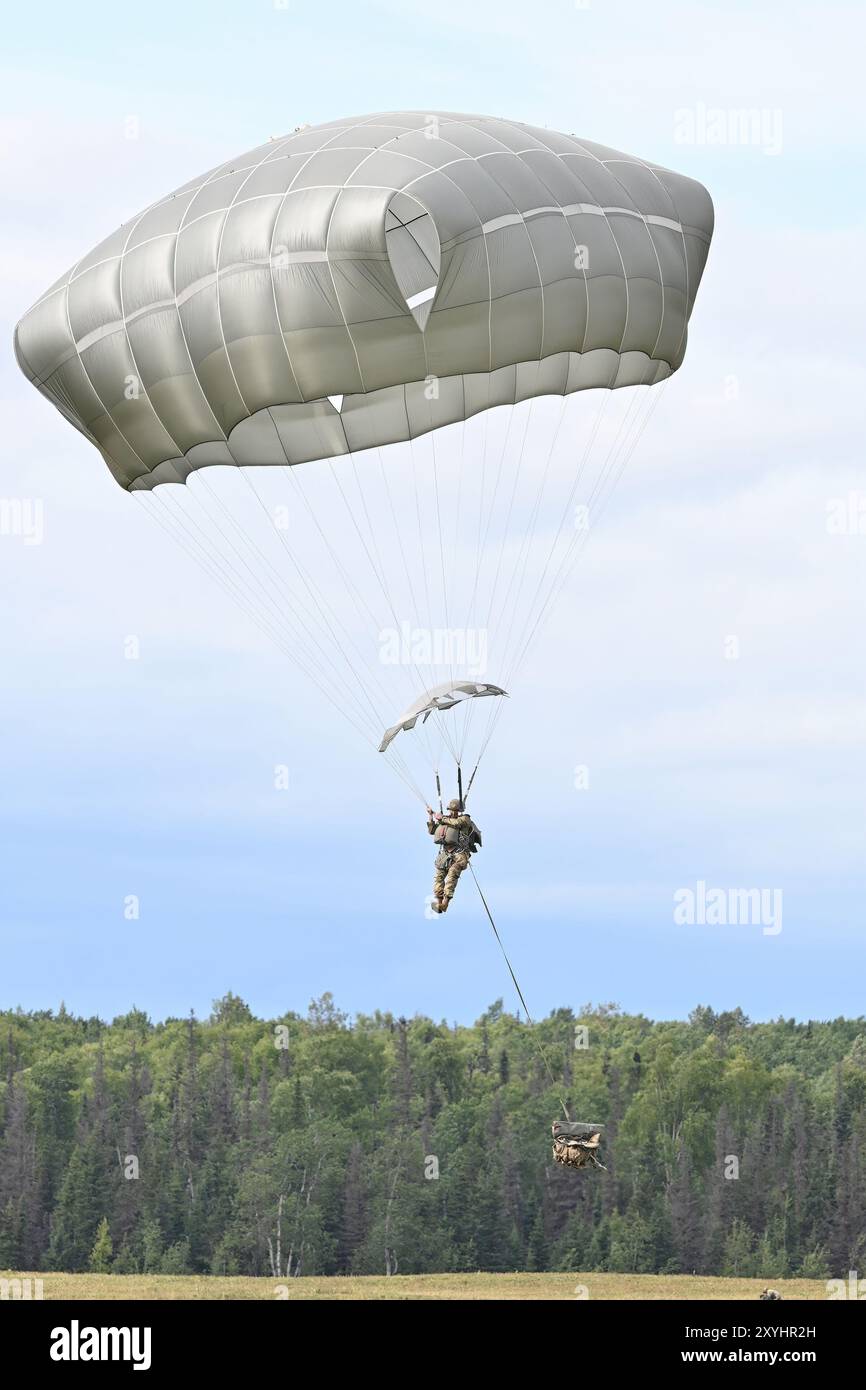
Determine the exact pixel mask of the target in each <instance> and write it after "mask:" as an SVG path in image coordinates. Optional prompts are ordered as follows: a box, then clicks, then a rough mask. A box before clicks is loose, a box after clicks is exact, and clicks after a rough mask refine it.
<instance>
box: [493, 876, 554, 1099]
mask: <svg viewBox="0 0 866 1390" xmlns="http://www.w3.org/2000/svg"><path fill="white" fill-rule="evenodd" d="M469 872H470V873H471V875H472V878H473V880H474V883H475V887H476V888H477V889H478V896H479V898H480V899H481V901H482V903H483V904H484V911H485V912H486V913H487V920H488V921H489V923H490V925H491V927H492V928H493V935H494V936H495V937H496V942H497V945H498V946H499V949H500V951H501V952H502V957H503V960H504V961H505V964H506V965H507V966H508V973H509V975H510V976H511V978H512V980H513V981H514V988H515V989H516V990H517V997H518V998H519V1000H520V1002H521V1004H522V1005H523V1012H524V1013H525V1014H526V1017H527V1019H528V1020H529V1026H530V1029H531V1030H532V1031H531V1032H530V1034H529V1036H530V1037H531V1038H532V1040H533V1045H534V1046H535V1048H536V1050H537V1052H538V1055H539V1056H540V1058H541V1060H542V1062H543V1063H544V1065H545V1067H546V1068H547V1075H548V1076H549V1077H550V1080H551V1084H552V1085H553V1086H555V1087H556V1089H557V1091H559V1083H558V1082H557V1080H556V1077H555V1076H554V1074H553V1071H552V1070H551V1066H550V1063H549V1062H548V1060H547V1053H546V1052H545V1050H544V1048H543V1047H542V1045H541V1043H540V1042H538V1041H536V1039H535V1020H534V1019H533V1017H532V1014H531V1013H530V1012H529V1008H528V1006H527V1003H526V1000H525V999H524V997H523V990H522V989H521V988H520V985H519V984H518V982H517V976H516V975H515V973H514V967H513V966H512V964H511V961H510V960H509V959H508V953H507V952H506V950H505V947H504V946H503V944H502V937H501V936H500V935H499V932H498V931H497V930H496V923H495V922H494V920H493V913H492V912H491V911H490V908H489V907H488V906H487V899H486V898H485V896H484V894H483V893H482V891H481V884H480V883H479V882H478V879H477V878H476V877H475V869H474V868H473V866H472V864H470V865H469ZM559 1103H560V1105H561V1106H562V1113H563V1115H564V1116H565V1118H566V1120H568V1122H569V1123H571V1116H570V1115H569V1113H568V1109H567V1107H566V1104H565V1101H564V1100H563V1099H562V1093H561V1092H560V1095H559Z"/></svg>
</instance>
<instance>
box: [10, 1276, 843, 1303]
mask: <svg viewBox="0 0 866 1390" xmlns="http://www.w3.org/2000/svg"><path fill="white" fill-rule="evenodd" d="M0 1279H30V1280H31V1281H32V1280H35V1279H41V1280H42V1288H43V1297H44V1298H45V1299H74V1300H79V1299H81V1300H88V1301H90V1300H92V1301H101V1300H105V1299H108V1300H110V1299H134V1300H148V1299H186V1300H189V1299H193V1300H195V1299H205V1300H219V1299H232V1300H234V1299H259V1300H261V1299H269V1300H271V1301H272V1302H273V1301H278V1300H279V1299H281V1298H282V1299H285V1298H289V1299H293V1300H294V1299H324V1300H332V1299H351V1300H359V1299H373V1300H381V1299H391V1300H395V1299H396V1300H400V1299H446V1300H454V1299H461V1300H476V1299H487V1300H496V1299H520V1300H523V1301H533V1300H539V1301H551V1300H558V1299H566V1300H569V1299H570V1300H572V1301H573V1300H574V1299H576V1298H580V1297H589V1298H591V1299H592V1298H601V1299H620V1300H621V1299H639V1300H640V1299H660V1300H677V1299H707V1300H715V1299H741V1300H751V1301H753V1302H754V1301H755V1300H756V1299H757V1297H758V1295H759V1293H760V1292H761V1290H762V1288H764V1287H765V1286H766V1284H767V1280H765V1279H711V1278H704V1277H703V1276H698V1275H694V1276H692V1275H682V1274H678V1275H657V1274H407V1275H396V1276H394V1277H393V1278H391V1279H386V1278H385V1277H384V1275H382V1276H373V1275H370V1276H367V1277H365V1278H358V1279H328V1278H313V1279H289V1280H287V1281H286V1282H285V1283H284V1284H280V1283H278V1282H277V1281H276V1280H274V1279H243V1278H237V1277H229V1278H218V1277H205V1276H196V1275H168V1274H129V1275H127V1274H51V1273H46V1274H10V1273H9V1272H8V1271H7V1272H5V1273H4V1272H2V1271H0ZM772 1285H773V1288H776V1289H778V1290H779V1292H780V1293H781V1294H782V1296H783V1298H784V1299H785V1301H786V1302H788V1301H792V1300H798V1299H818V1300H822V1299H826V1298H827V1290H826V1287H825V1285H824V1282H823V1280H820V1279H777V1280H773V1281H772ZM584 1290H585V1291H586V1292H584ZM10 1293H12V1294H13V1296H14V1291H13V1290H10Z"/></svg>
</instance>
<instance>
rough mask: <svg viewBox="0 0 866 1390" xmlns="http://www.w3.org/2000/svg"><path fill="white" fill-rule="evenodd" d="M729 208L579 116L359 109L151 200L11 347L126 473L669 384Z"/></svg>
mask: <svg viewBox="0 0 866 1390" xmlns="http://www.w3.org/2000/svg"><path fill="white" fill-rule="evenodd" d="M94 187H95V188H98V182H95V184H94ZM712 227H713V210H712V203H711V201H710V197H709V194H708V193H707V192H706V190H705V189H704V188H703V187H702V186H701V185H700V184H699V183H696V182H695V181H694V180H692V179H689V178H684V177H683V176H682V175H680V174H675V173H672V172H671V171H670V170H667V169H664V168H662V167H661V166H659V165H656V164H651V163H647V162H646V161H644V160H641V159H637V158H634V157H631V156H629V155H625V154H620V153H618V152H617V151H615V150H611V149H607V148H605V147H604V146H602V145H597V144H593V143H592V142H590V141H585V140H578V139H576V138H575V137H574V136H572V135H560V134H557V133H556V132H555V131H550V130H546V129H539V128H536V127H533V126H528V125H523V124H520V123H516V122H512V121H507V120H501V119H498V118H493V117H485V116H466V115H457V114H452V113H448V112H441V113H436V114H431V113H424V112H392V113H388V114H383V115H373V116H362V117H358V118H354V119H349V120H342V121H334V122H330V123H328V124H326V125H321V126H317V127H313V128H307V129H301V130H298V131H296V132H294V133H293V134H292V135H289V136H287V137H285V138H283V139H278V140H272V141H269V142H268V143H267V144H265V145H261V146H259V147H258V148H256V149H253V150H250V151H249V152H248V153H247V154H244V155H241V156H239V157H238V158H236V159H233V160H230V161H229V162H227V163H226V164H223V165H220V166H218V167H217V168H215V169H212V170H210V171H209V172H208V173H207V174H204V175H202V176H201V177H199V178H197V179H193V180H192V181H191V182H190V183H188V184H185V185H184V186H183V187H182V188H179V189H177V190H176V191H175V192H174V193H171V194H169V195H168V196H167V197H166V198H163V199H161V200H160V201H159V202H157V203H154V204H152V205H151V206H150V207H149V208H146V209H145V211H144V212H142V213H140V214H139V215H138V216H137V217H134V218H132V219H131V221H129V222H127V223H125V224H124V225H123V226H121V227H120V228H119V229H118V230H117V231H116V232H114V234H113V235H112V236H110V237H108V238H107V240H105V241H103V242H102V243H101V244H100V245H99V246H97V247H96V248H95V249H94V250H93V251H92V252H91V253H90V254H89V255H86V256H84V257H83V258H82V259H81V260H80V261H78V262H77V263H76V265H74V266H73V267H72V269H71V270H69V271H68V272H67V274H66V275H64V276H63V277H62V278H61V279H60V280H59V281H58V282H57V284H56V285H54V286H53V288H52V289H50V290H49V291H48V292H47V293H46V294H45V295H43V297H42V298H41V299H40V300H39V301H38V303H37V304H36V305H34V307H33V308H32V309H31V310H30V311H29V312H28V313H27V314H25V315H24V317H23V318H22V320H21V322H20V323H19V324H18V326H17V328H16V330H15V351H16V355H17V358H18V362H19V364H20V366H21V368H22V370H23V371H24V373H25V374H26V375H27V376H28V377H29V378H30V380H31V381H32V382H33V383H34V385H35V386H37V387H38V389H39V390H40V391H42V392H43V394H44V395H46V396H47V397H48V398H49V400H51V401H52V402H53V403H54V405H56V406H57V408H58V410H60V411H61V412H62V413H63V415H65V416H66V418H67V419H68V420H69V421H70V422H71V423H72V424H73V425H75V426H76V427H77V428H78V429H79V430H81V431H82V432H83V433H84V434H85V435H86V436H87V437H88V438H89V439H91V440H92V442H93V443H94V444H95V445H96V446H97V448H98V449H99V450H100V452H101V453H102V456H103V458H104V459H105V462H106V463H107V464H108V467H109V468H110V470H111V472H112V474H113V475H114V477H115V478H116V479H117V481H118V482H119V483H120V484H121V485H122V486H123V487H125V488H131V489H132V488H152V487H154V486H155V485H156V484H158V483H163V482H183V481H185V479H186V478H187V477H188V476H189V474H190V473H191V472H192V471H193V470H194V469H197V468H201V467H204V466H206V465H208V464H240V465H244V464H255V465H258V464H278V465H285V464H296V463H301V462H304V461H308V460H313V459H321V458H334V457H335V456H337V455H341V454H347V453H351V452H357V451H359V450H365V449H369V448H372V447H375V446H380V445H384V444H389V443H393V442H396V441H401V440H403V441H405V440H407V439H413V438H416V437H417V436H418V435H420V434H423V433H426V432H427V431H429V430H432V429H436V428H437V427H439V426H442V425H445V424H448V423H451V422H454V421H458V420H466V419H468V418H469V417H471V416H472V415H474V414H476V413H477V412H479V411H484V410H487V409H488V408H489V407H491V406H496V405H502V404H514V403H515V402H517V401H521V400H525V399H527V398H529V397H534V396H540V395H550V394H554V395H566V394H569V393H571V392H575V391H581V390H585V389H587V388H591V387H620V386H627V385H637V384H653V383H655V382H658V381H661V380H663V379H664V378H665V377H667V376H668V375H669V374H670V373H671V372H673V371H675V370H676V368H677V367H678V366H679V365H680V363H681V361H682V359H683V354H684V352H685V346H686V327H687V323H688V318H689V314H690V312H691V309H692V305H693V303H694V298H695V294H696V292H697V288H698V284H699V283H700V279H701V274H702V271H703V268H704V263H705V260H706V256H707V250H708V247H709V244H710V237H711V235H712Z"/></svg>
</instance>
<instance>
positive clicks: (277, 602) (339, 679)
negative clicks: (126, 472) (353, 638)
mask: <svg viewBox="0 0 866 1390" xmlns="http://www.w3.org/2000/svg"><path fill="white" fill-rule="evenodd" d="M201 484H202V487H203V489H204V491H205V492H206V493H207V495H208V496H209V497H211V498H212V499H214V500H215V501H216V503H217V505H218V506H219V507H221V508H222V510H223V511H224V512H225V513H226V515H227V517H228V519H229V521H230V523H231V524H232V525H233V526H234V528H235V530H236V531H237V532H238V534H239V536H240V537H241V539H242V540H243V541H244V542H246V543H247V544H250V546H251V549H252V550H253V551H255V548H256V547H255V546H254V545H251V543H250V542H248V541H247V538H246V536H245V534H244V532H243V531H242V530H241V528H240V527H239V526H238V524H237V522H236V521H235V519H234V518H233V517H232V515H231V513H230V512H229V511H228V509H227V508H226V507H225V504H224V503H223V502H222V499H220V498H214V493H213V490H212V489H211V487H210V484H209V483H208V482H207V480H206V479H205V478H202V479H201ZM189 495H190V497H192V496H193V494H192V493H191V492H190V494H189ZM198 500H199V501H200V502H201V504H202V511H203V513H204V515H205V516H207V517H208V519H209V520H210V522H211V523H212V524H213V525H214V527H215V528H216V530H217V532H218V533H219V535H220V536H221V537H222V539H223V540H224V541H225V543H226V544H227V545H228V546H229V547H230V549H231V550H232V551H233V552H234V554H235V555H236V556H237V557H238V559H239V560H240V562H241V564H242V565H243V567H244V568H245V569H246V570H248V571H249V574H250V575H251V577H252V579H253V581H254V582H255V583H256V584H257V585H258V586H259V589H260V590H261V594H262V596H263V597H264V600H265V602H266V603H270V604H271V605H272V606H273V608H274V611H275V614H276V619H277V622H278V624H279V623H283V624H287V619H288V616H289V615H288V614H287V613H286V612H284V609H283V605H282V601H281V597H280V587H279V584H277V585H273V581H271V583H272V585H273V587H274V589H275V592H276V598H273V597H272V596H271V595H270V594H269V593H268V590H267V587H266V585H265V583H264V581H263V580H262V578H261V577H260V576H259V575H257V574H256V572H255V570H254V569H253V568H252V567H251V565H250V564H249V562H248V561H247V559H246V558H245V556H244V555H243V554H242V553H241V552H240V551H239V550H238V548H237V546H236V545H235V544H234V542H233V541H232V540H231V538H230V536H229V535H227V533H226V531H225V530H224V529H223V528H222V526H221V525H220V523H219V521H217V520H216V519H215V518H214V517H213V515H212V514H211V513H210V512H209V511H208V508H207V507H206V506H205V505H204V501H203V499H202V498H199V499H198ZM266 563H267V564H268V565H270V561H266ZM270 568H271V569H272V570H273V566H272V565H271V566H270ZM273 572H274V574H275V575H276V576H277V580H278V581H280V583H282V581H281V577H280V575H279V574H278V572H277V571H276V570H273ZM285 592H286V596H287V597H288V598H289V600H290V602H293V603H294V605H295V608H296V609H297V612H294V611H292V612H291V618H292V619H295V618H296V619H297V622H298V623H299V624H300V626H301V627H302V628H303V630H304V632H305V633H306V634H307V637H308V638H309V639H310V641H311V642H312V644H313V646H314V647H315V648H316V650H317V651H318V652H319V654H320V656H321V659H322V661H323V662H324V663H326V664H327V665H329V666H332V667H334V662H333V658H332V657H330V656H329V655H328V653H327V652H326V651H325V650H324V649H323V647H322V645H321V643H320V642H319V639H318V637H317V636H316V634H315V631H314V629H313V627H311V626H309V625H308V624H307V622H306V621H305V620H304V613H303V609H302V608H301V606H300V604H298V602H297V597H296V596H294V595H292V593H291V591H290V590H286V591H285ZM313 621H314V620H313ZM332 636H333V633H332ZM337 647H338V650H339V644H337ZM331 679H333V680H334V682H335V684H336V685H337V686H338V688H342V690H343V692H344V696H345V697H347V698H348V699H349V700H350V701H355V702H356V703H357V705H358V707H359V709H360V710H363V702H362V701H361V700H360V699H359V692H358V690H354V689H353V688H352V686H351V685H349V683H348V682H347V681H346V680H345V678H344V677H343V676H342V675H341V674H340V672H339V670H338V669H337V668H336V667H334V674H333V675H332V677H331ZM360 694H362V695H363V696H364V698H365V699H366V701H367V704H368V705H369V706H370V711H371V713H372V721H371V722H372V727H373V728H374V729H375V727H376V724H377V723H378V722H380V721H379V716H378V713H377V711H376V709H375V706H374V705H373V704H372V701H371V700H370V698H369V695H367V692H366V690H365V689H364V687H363V685H362V686H361V688H360ZM368 717H369V716H368Z"/></svg>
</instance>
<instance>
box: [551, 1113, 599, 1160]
mask: <svg viewBox="0 0 866 1390" xmlns="http://www.w3.org/2000/svg"><path fill="white" fill-rule="evenodd" d="M603 1128H604V1126H603V1125H589V1124H581V1123H578V1122H576V1121H570V1120H569V1121H563V1120H554V1122H553V1124H552V1125H551V1132H552V1134H553V1157H554V1158H555V1159H556V1162H557V1163H563V1164H565V1166H566V1167H567V1168H588V1167H589V1166H590V1165H592V1166H593V1167H595V1168H603V1167H604V1164H603V1163H602V1162H601V1161H600V1160H599V1157H598V1146H599V1144H600V1142H601V1131H602V1129H603Z"/></svg>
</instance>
